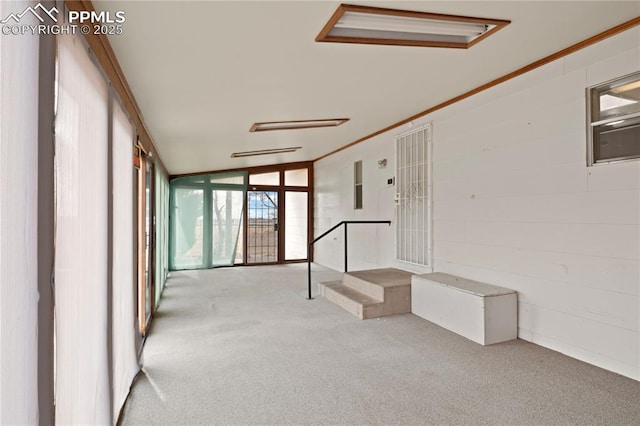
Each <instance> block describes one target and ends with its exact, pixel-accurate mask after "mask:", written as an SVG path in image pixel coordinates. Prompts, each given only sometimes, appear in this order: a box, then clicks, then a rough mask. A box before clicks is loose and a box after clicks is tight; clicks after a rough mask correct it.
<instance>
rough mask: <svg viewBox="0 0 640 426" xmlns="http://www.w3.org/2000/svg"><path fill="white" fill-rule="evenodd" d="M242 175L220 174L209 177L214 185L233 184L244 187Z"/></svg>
mask: <svg viewBox="0 0 640 426" xmlns="http://www.w3.org/2000/svg"><path fill="white" fill-rule="evenodd" d="M244 179H245V175H244V174H237V173H232V174H229V175H226V174H220V175H210V178H209V180H210V182H211V183H212V184H213V185H215V184H223V183H224V184H234V185H244Z"/></svg>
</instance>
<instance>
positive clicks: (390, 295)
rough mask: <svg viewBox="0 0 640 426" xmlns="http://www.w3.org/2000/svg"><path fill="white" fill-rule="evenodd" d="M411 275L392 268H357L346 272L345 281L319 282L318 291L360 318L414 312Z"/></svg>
mask: <svg viewBox="0 0 640 426" xmlns="http://www.w3.org/2000/svg"><path fill="white" fill-rule="evenodd" d="M352 274H355V275H352ZM410 276H411V274H410V273H408V272H403V271H399V270H396V269H393V268H383V269H377V270H371V271H357V272H353V273H345V274H343V275H342V281H332V282H325V283H318V290H319V293H320V295H321V296H324V297H325V298H326V299H327V300H330V301H331V302H333V303H335V304H336V305H338V306H340V307H341V308H343V309H344V310H346V311H348V312H350V313H352V314H353V315H355V316H357V317H358V318H360V319H369V318H379V317H384V316H388V315H396V314H405V313H409V312H411V282H410V279H411V278H410ZM369 280H370V281H369Z"/></svg>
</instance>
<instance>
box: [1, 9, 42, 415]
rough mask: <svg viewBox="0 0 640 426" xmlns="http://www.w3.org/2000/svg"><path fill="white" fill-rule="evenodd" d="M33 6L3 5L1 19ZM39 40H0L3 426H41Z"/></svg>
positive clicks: (18, 37) (14, 38)
mask: <svg viewBox="0 0 640 426" xmlns="http://www.w3.org/2000/svg"><path fill="white" fill-rule="evenodd" d="M30 4H32V2H25V1H16V2H0V16H2V17H5V16H7V15H8V14H9V13H12V12H16V13H17V12H21V11H22V10H23V9H25V8H26V7H27V6H28V5H30ZM37 170H38V38H37V37H34V36H30V35H21V36H0V378H1V379H2V386H0V424H3V425H4V424H37V422H38V394H37V391H38V383H37V372H38V365H37V351H38V347H37V333H38V330H37V324H38V311H37V307H38V287H37V208H38V206H37V191H38V188H37V181H38V173H37Z"/></svg>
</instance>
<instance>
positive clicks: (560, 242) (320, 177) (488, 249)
mask: <svg viewBox="0 0 640 426" xmlns="http://www.w3.org/2000/svg"><path fill="white" fill-rule="evenodd" d="M638 70H640V28H638V27H636V28H633V29H631V30H628V31H626V32H624V33H621V34H618V35H617V36H614V37H611V38H609V39H606V40H604V41H601V42H599V43H597V44H595V45H592V46H590V47H587V48H585V49H582V50H580V51H578V52H576V53H573V54H571V55H568V56H566V57H564V58H561V59H558V60H556V61H554V62H552V63H549V64H547V65H545V66H543V67H540V68H538V69H536V70H533V71H531V72H529V73H527V74H524V75H522V76H519V77H517V78H515V79H512V80H509V81H507V82H505V83H502V84H500V85H498V86H496V87H493V88H491V89H488V90H486V91H484V92H481V93H479V94H477V95H475V96H473V97H470V98H467V99H465V100H463V101H461V102H458V103H456V104H454V105H452V106H450V107H447V108H445V109H443V110H440V111H437V112H435V113H433V114H430V115H428V116H425V117H423V118H421V119H419V120H416V121H415V122H414V123H413V124H414V127H418V126H421V125H423V124H426V123H431V125H432V130H433V157H432V164H433V248H434V264H433V265H432V266H433V269H434V270H435V271H437V272H446V273H449V274H454V275H459V276H462V277H465V278H469V279H474V280H478V281H484V282H488V283H491V284H495V285H498V286H503V287H507V288H512V289H514V290H517V291H518V294H519V305H518V310H519V313H518V336H519V338H521V339H524V340H528V341H532V342H534V343H537V344H540V345H542V346H546V347H548V348H551V349H554V350H557V351H560V352H563V353H565V354H567V355H570V356H572V357H575V358H578V359H581V360H584V361H586V362H589V363H592V364H595V365H598V366H601V367H603V368H606V369H609V370H612V371H615V372H618V373H620V374H623V375H625V376H628V377H632V378H635V379H636V380H640V339H639V329H640V161H630V162H624V163H617V164H605V165H598V166H594V167H587V165H586V149H587V133H586V132H587V123H586V97H585V89H586V88H587V87H589V86H592V85H595V84H598V83H602V82H605V81H607V80H611V79H613V78H616V77H620V76H623V75H626V74H629V73H632V72H635V71H638ZM388 124H389V123H381V127H383V126H384V125H388ZM407 130H408V125H405V126H402V127H401V128H397V129H394V130H391V131H389V132H386V133H384V134H381V135H379V136H377V137H375V138H372V139H370V140H368V141H366V142H364V143H361V144H359V145H356V146H354V147H352V148H349V149H347V150H345V151H342V152H340V153H338V154H336V155H333V156H330V157H328V158H326V159H323V160H320V161H318V162H316V164H315V185H316V187H315V190H316V199H315V212H314V214H315V232H316V235H318V234H319V233H320V232H323V231H324V230H326V229H328V228H329V227H330V226H332V225H333V224H334V223H336V222H339V221H340V220H346V219H389V218H390V219H391V220H394V216H395V208H394V206H393V196H394V193H395V188H394V187H389V186H387V183H386V179H387V178H389V177H391V176H393V175H394V167H393V163H394V161H395V158H394V137H395V136H396V135H398V134H400V133H403V132H405V131H407ZM382 158H387V160H388V163H389V165H388V166H387V167H386V168H384V169H381V168H379V166H378V164H377V161H378V160H380V159H382ZM357 160H362V161H363V166H364V208H363V210H359V211H354V210H353V162H354V161H357ZM365 227H366V228H365ZM333 238H335V239H332V237H329V240H327V241H324V242H321V243H320V244H319V246H318V248H317V250H316V261H317V262H319V263H321V264H324V265H326V266H329V267H332V268H335V269H341V268H342V234H341V233H337V234H335V235H334V236H333ZM394 240H395V237H394V228H393V226H392V227H391V228H386V227H377V228H374V229H371V228H370V227H369V226H368V225H364V226H363V228H361V229H359V230H356V229H355V228H354V229H353V230H352V231H350V234H349V245H350V249H349V254H350V266H349V267H350V269H356V268H357V269H365V268H375V267H386V266H400V267H404V268H405V269H409V270H414V271H416V272H421V273H424V272H430V268H420V267H415V266H412V265H407V264H402V263H399V262H397V261H395V255H394V249H395V248H394ZM352 265H353V266H352Z"/></svg>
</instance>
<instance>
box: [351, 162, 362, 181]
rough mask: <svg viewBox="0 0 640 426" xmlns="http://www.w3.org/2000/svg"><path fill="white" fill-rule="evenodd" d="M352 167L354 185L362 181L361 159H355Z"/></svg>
mask: <svg viewBox="0 0 640 426" xmlns="http://www.w3.org/2000/svg"><path fill="white" fill-rule="evenodd" d="M353 168H354V182H355V184H356V185H358V184H361V183H362V161H356V162H355V163H354V164H353Z"/></svg>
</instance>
